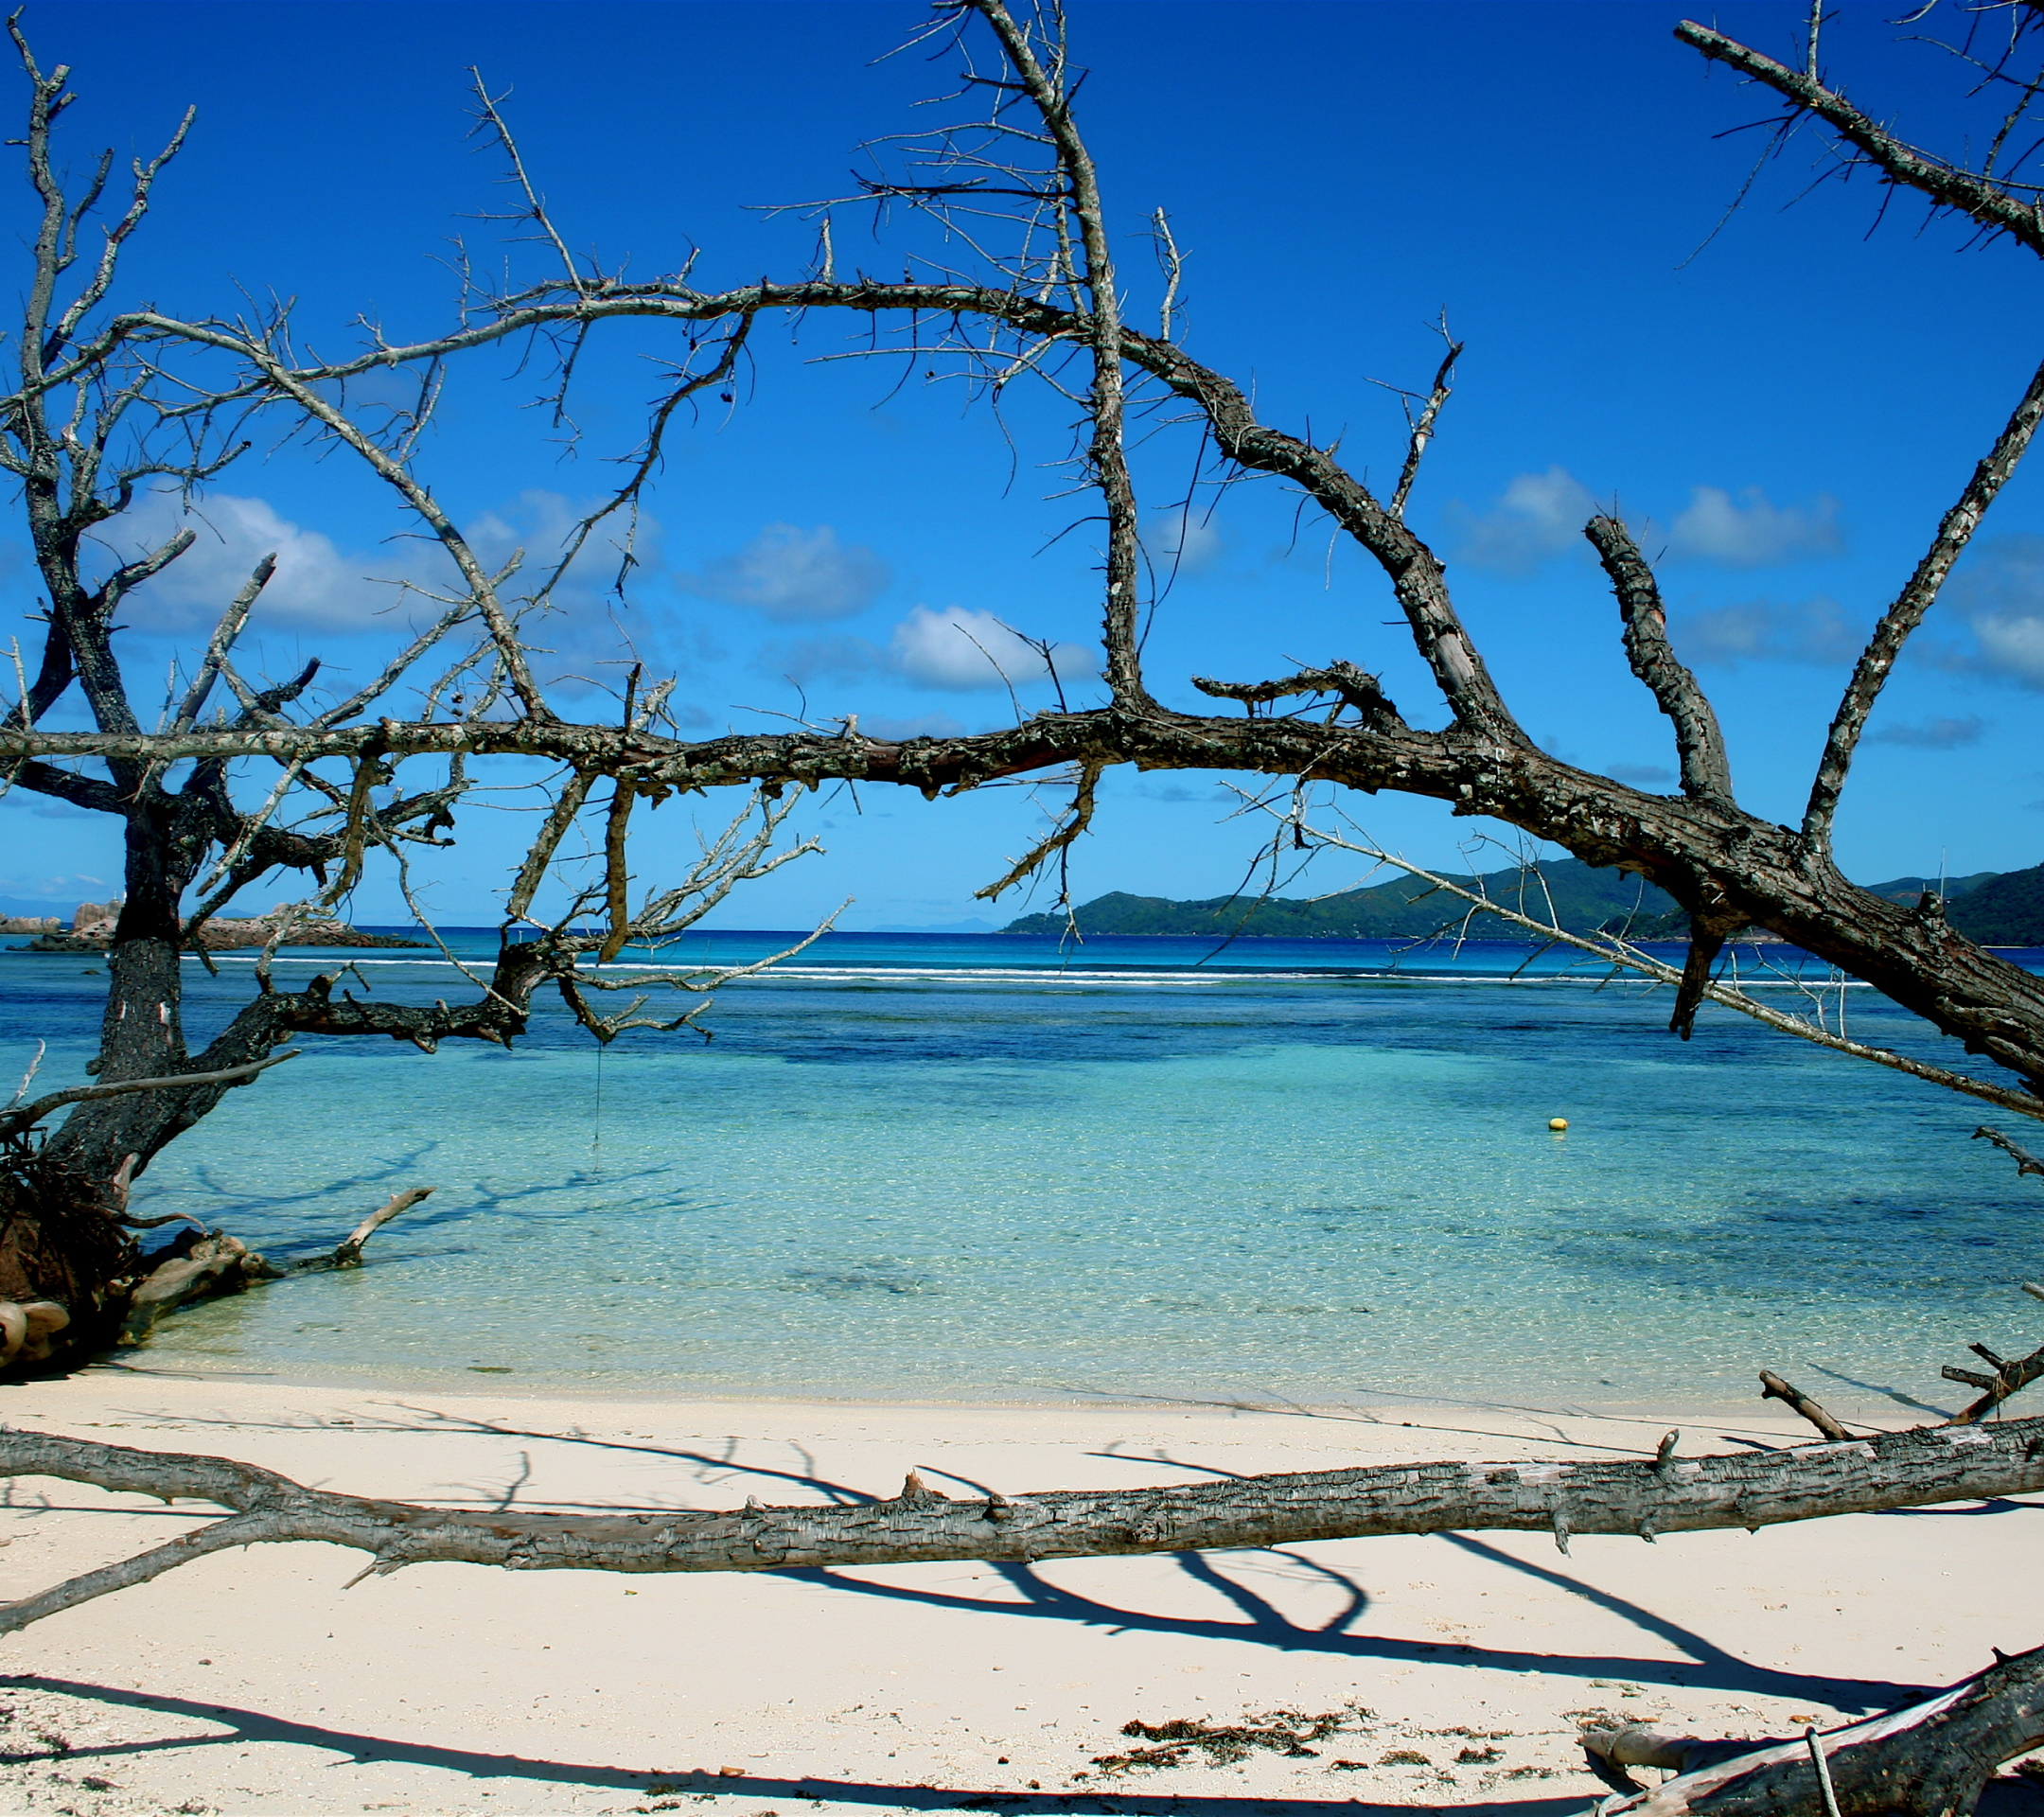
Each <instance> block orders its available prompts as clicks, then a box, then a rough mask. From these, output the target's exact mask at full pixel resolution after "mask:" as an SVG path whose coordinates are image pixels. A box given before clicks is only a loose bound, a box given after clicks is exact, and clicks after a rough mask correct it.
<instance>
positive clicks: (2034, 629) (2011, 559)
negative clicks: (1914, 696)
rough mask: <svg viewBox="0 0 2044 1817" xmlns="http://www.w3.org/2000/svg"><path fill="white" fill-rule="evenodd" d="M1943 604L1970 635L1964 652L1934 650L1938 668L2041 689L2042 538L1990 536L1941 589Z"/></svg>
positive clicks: (2043, 652) (2043, 625)
mask: <svg viewBox="0 0 2044 1817" xmlns="http://www.w3.org/2000/svg"><path fill="white" fill-rule="evenodd" d="M1945 604H1946V606H1947V608H1948V609H1950V610H1951V611H1952V612H1953V613H1954V615H1956V616H1957V617H1958V618H1959V619H1960V620H1961V621H1962V622H1963V623H1964V624H1965V627H1966V629H1967V630H1969V631H1971V633H1972V634H1973V647H1972V648H1971V649H1970V650H1967V649H1965V648H1954V647H1950V646H1936V645H1933V646H1932V647H1931V648H1929V650H1927V651H1926V652H1925V655H1926V656H1928V658H1929V660H1930V661H1931V662H1935V663H1937V665H1938V666H1939V667H1940V668H1947V669H1960V670H1964V671H1966V672H1969V673H1971V674H1975V675H1985V676H1990V677H1992V678H1994V679H1997V680H2001V681H2013V682H2015V683H2017V685H2018V686H2019V687H2026V688H2044V537H2035V536H2009V537H1996V538H1993V539H1992V540H1991V541H1989V542H1987V543H1984V544H1982V545H1980V546H1978V547H1976V548H1975V550H1974V551H1973V553H1972V554H1971V555H1970V556H1967V558H1966V560H1965V565H1964V566H1963V567H1962V568H1961V569H1960V570H1959V572H1958V573H1956V574H1954V575H1953V576H1952V578H1951V580H1950V581H1949V582H1948V583H1947V586H1946V589H1945Z"/></svg>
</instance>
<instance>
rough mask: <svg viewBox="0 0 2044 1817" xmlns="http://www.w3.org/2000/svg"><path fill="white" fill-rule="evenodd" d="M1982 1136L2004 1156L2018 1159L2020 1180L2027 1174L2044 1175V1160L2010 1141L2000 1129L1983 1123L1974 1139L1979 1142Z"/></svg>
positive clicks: (2017, 1168) (1975, 1133)
mask: <svg viewBox="0 0 2044 1817" xmlns="http://www.w3.org/2000/svg"><path fill="white" fill-rule="evenodd" d="M1982 1136H1984V1137H1985V1138H1987V1139H1988V1140H1989V1141H1990V1142H1992V1143H1993V1144H1994V1145H1995V1146H1996V1147H1997V1148H1999V1149H2000V1151H2001V1152H2002V1153H2003V1154H2004V1155H2014V1156H2015V1157H2016V1174H2017V1177H2018V1179H2020V1178H2021V1177H2022V1175H2023V1174H2025V1173H2040V1174H2044V1160H2039V1159H2038V1158H2037V1157H2036V1156H2035V1155H2033V1154H2031V1152H2030V1151H2029V1150H2028V1149H2027V1148H2023V1147H2020V1146H2019V1145H2018V1144H2017V1143H2015V1142H2012V1141H2010V1140H2009V1138H2007V1137H2006V1136H2004V1135H2002V1133H2001V1132H2000V1130H1999V1129H1989V1128H1988V1127H1987V1125H1986V1124H1985V1123H1982V1125H1981V1126H1980V1127H1979V1128H1978V1129H1976V1130H1975V1131H1974V1132H1973V1139H1974V1140H1975V1141H1976V1142H1977V1141H1979V1140H1980V1138H1982Z"/></svg>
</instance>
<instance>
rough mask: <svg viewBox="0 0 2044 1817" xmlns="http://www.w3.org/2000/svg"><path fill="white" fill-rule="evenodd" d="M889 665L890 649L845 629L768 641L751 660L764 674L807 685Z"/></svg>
mask: <svg viewBox="0 0 2044 1817" xmlns="http://www.w3.org/2000/svg"><path fill="white" fill-rule="evenodd" d="M887 665H888V660H887V652H886V651H885V650H883V649H882V648H881V647H880V646H879V644H875V643H874V642H873V641H872V638H870V637H855V636H853V635H852V634H850V633H849V632H845V631H837V632H831V633H828V634H826V635H824V636H822V637H799V638H797V639H795V641H794V642H793V643H790V644H767V646H766V647H765V648H764V649H762V650H761V651H760V653H759V655H758V656H757V657H756V658H755V659H754V660H753V663H752V666H753V667H754V668H755V669H757V670H759V672H760V673H761V674H762V675H779V676H785V677H786V678H787V679H789V680H790V681H795V682H798V683H800V684H802V686H804V687H806V686H807V685H808V684H809V683H810V682H812V681H848V680H851V679H855V677H858V676H862V675H872V674H874V673H876V672H878V671H881V670H884V669H885V668H886V667H887Z"/></svg>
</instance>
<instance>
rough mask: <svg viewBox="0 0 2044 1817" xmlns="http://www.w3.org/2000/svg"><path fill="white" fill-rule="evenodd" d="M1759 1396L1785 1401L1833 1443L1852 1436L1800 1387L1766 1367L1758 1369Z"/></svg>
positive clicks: (1845, 1440)
mask: <svg viewBox="0 0 2044 1817" xmlns="http://www.w3.org/2000/svg"><path fill="white" fill-rule="evenodd" d="M1760 1398H1761V1399H1762V1400H1763V1401H1786V1402H1788V1404H1789V1405H1790V1406H1791V1407H1793V1408H1794V1409H1795V1410H1796V1411H1797V1412H1798V1413H1800V1414H1801V1415H1802V1416H1803V1417H1804V1419H1806V1420H1808V1421H1809V1422H1810V1424H1811V1425H1813V1426H1815V1427H1816V1428H1817V1430H1818V1431H1819V1432H1821V1433H1823V1434H1824V1437H1825V1438H1828V1439H1830V1440H1831V1442H1832V1443H1833V1444H1835V1445H1842V1444H1845V1443H1847V1442H1848V1441H1849V1440H1850V1439H1851V1438H1852V1434H1851V1433H1849V1432H1847V1431H1846V1430H1845V1428H1844V1427H1843V1426H1841V1425H1840V1424H1839V1422H1838V1421H1837V1420H1834V1419H1832V1417H1831V1416H1830V1415H1829V1414H1828V1413H1826V1412H1825V1411H1824V1409H1823V1408H1822V1407H1820V1406H1819V1405H1818V1404H1817V1403H1816V1402H1814V1401H1812V1400H1811V1399H1810V1398H1809V1396H1808V1395H1806V1394H1805V1393H1804V1392H1803V1390H1802V1389H1801V1388H1798V1387H1792V1386H1790V1385H1789V1384H1788V1383H1787V1382H1784V1381H1783V1380H1782V1379H1781V1377H1780V1376H1778V1375H1775V1374H1773V1373H1772V1372H1771V1370H1768V1369H1762V1370H1761V1371H1760Z"/></svg>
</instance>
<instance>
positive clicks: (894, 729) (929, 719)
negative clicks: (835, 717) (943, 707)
mask: <svg viewBox="0 0 2044 1817" xmlns="http://www.w3.org/2000/svg"><path fill="white" fill-rule="evenodd" d="M859 730H860V731H861V732H866V733H867V734H868V735H870V736H872V737H874V738H960V737H962V736H963V735H964V732H965V728H964V726H963V725H962V724H961V723H960V721H958V720H956V719H954V718H953V717H952V716H951V715H950V714H948V713H916V714H908V715H907V717H905V718H900V719H890V718H889V717H888V716H887V715H886V714H874V715H873V716H872V718H867V717H866V716H865V715H863V714H861V715H860V718H859Z"/></svg>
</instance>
